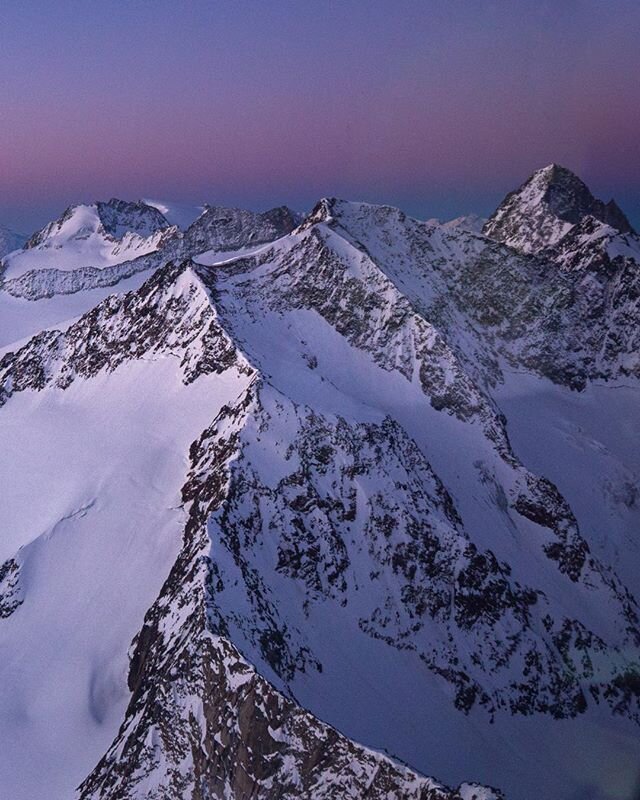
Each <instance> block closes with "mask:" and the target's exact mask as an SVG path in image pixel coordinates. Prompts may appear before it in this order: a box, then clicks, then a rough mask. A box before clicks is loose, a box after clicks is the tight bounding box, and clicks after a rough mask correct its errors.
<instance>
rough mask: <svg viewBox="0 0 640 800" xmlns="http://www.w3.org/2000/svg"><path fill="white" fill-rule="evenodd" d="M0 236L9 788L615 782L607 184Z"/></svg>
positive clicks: (623, 396) (621, 724) (571, 792)
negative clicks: (469, 199)
mask: <svg viewBox="0 0 640 800" xmlns="http://www.w3.org/2000/svg"><path fill="white" fill-rule="evenodd" d="M177 221H180V222H181V223H182V224H181V225H179V224H177ZM3 241H4V240H3ZM7 242H9V239H8V238H7ZM14 245H15V246H14ZM3 248H4V250H5V251H6V252H5V253H4V255H2V257H1V267H0V276H1V279H2V284H1V287H0V441H2V442H3V447H2V448H1V449H0V475H1V476H2V481H3V489H4V491H3V496H4V499H5V502H4V503H3V504H2V509H1V510H0V531H2V532H3V533H2V535H1V536H0V648H1V652H2V654H3V657H2V659H0V687H2V688H0V741H2V743H3V746H2V748H0V785H2V786H3V787H4V791H5V792H6V793H7V796H8V797H11V798H12V800H32V798H35V797H47V798H48V800H58V798H60V799H62V798H73V797H75V798H77V800H107V799H108V800H116V798H117V799H118V800H134V799H135V800H143V799H144V800H152V799H153V800H156V799H159V798H165V799H166V800H173V798H194V799H197V800H209V798H231V799H233V800H241V799H242V800H244V798H282V799H283V800H284V799H293V798H314V800H315V799H316V798H317V799H318V800H323V799H324V798H326V799H327V800H329V798H332V799H333V798H372V799H374V800H378V799H379V800H382V798H398V800H399V799H400V798H415V800H474V798H475V800H497V799H498V798H508V799H509V800H530V799H531V798H533V797H544V798H554V800H576V798H578V797H581V798H583V797H584V798H587V797H588V798H590V799H591V800H621V798H624V797H625V796H626V795H629V796H630V795H631V792H632V791H633V788H634V785H635V781H636V779H637V777H638V775H637V772H638V765H639V764H640V608H639V607H638V602H637V598H638V597H640V539H639V538H638V532H639V531H640V455H639V452H640V451H639V449H638V447H637V434H638V430H640V383H639V382H638V379H639V378H640V237H639V236H638V235H637V234H636V232H635V231H634V230H633V228H632V226H631V225H630V223H629V222H628V220H627V218H626V217H625V215H624V214H623V212H622V211H621V210H620V209H619V208H618V206H617V205H616V204H615V203H614V202H613V201H610V202H608V203H603V202H602V201H600V200H598V199H596V198H594V196H593V195H592V194H591V192H590V191H589V189H588V188H587V187H586V186H585V184H584V183H583V182H582V181H581V180H580V179H579V178H578V177H577V176H576V175H574V174H573V173H571V172H570V171H569V170H567V169H564V168H563V167H560V166H558V165H550V166H548V167H545V168H544V169H541V170H539V171H538V172H536V173H535V174H534V175H533V176H531V177H530V178H529V179H528V180H527V181H526V182H525V183H524V184H523V185H522V186H521V187H520V188H519V189H517V190H516V191H515V192H512V193H511V194H509V195H508V196H507V197H506V198H505V200H504V201H503V203H502V204H501V205H500V206H499V208H498V209H497V210H496V211H495V213H494V214H493V215H492V216H491V217H490V218H489V219H488V220H483V219H480V218H478V217H465V218H459V219H456V220H452V221H450V222H447V223H440V222H439V221H437V220H428V221H422V220H417V219H413V218H411V217H409V216H407V215H406V214H404V213H403V212H402V211H400V210H399V209H396V208H393V207H390V206H376V205H369V204H365V203H356V202H348V201H344V200H340V199H336V198H324V199H322V200H320V201H319V202H318V203H317V204H316V206H315V207H314V208H313V210H312V211H311V212H310V213H309V214H307V215H306V216H303V215H299V214H297V213H296V212H293V211H292V210H291V209H288V208H287V207H284V206H283V207H280V208H275V209H272V210H270V211H267V212H264V213H255V212H250V211H245V210H241V209H226V208H220V207H215V206H203V207H202V208H201V209H191V210H185V209H182V210H180V211H179V213H178V212H176V213H175V214H173V213H172V212H171V209H170V207H169V205H168V204H162V203H159V202H155V201H154V202H151V201H147V202H136V203H129V202H125V201H121V200H115V199H112V200H109V201H108V202H97V203H94V204H92V205H82V206H75V207H72V208H70V209H68V210H67V211H66V212H65V213H64V214H63V216H62V217H61V218H60V219H58V220H55V221H54V222H51V223H50V224H49V225H47V226H46V227H45V228H43V229H42V230H41V231H39V232H37V233H36V234H34V235H33V236H32V237H31V238H30V239H28V241H26V240H24V239H22V240H15V239H14V240H11V242H10V243H9V244H8V245H6V246H3ZM36 764H37V769H36V768H34V765H36ZM427 776H433V777H427ZM450 787H455V788H450Z"/></svg>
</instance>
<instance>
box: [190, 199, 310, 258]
mask: <svg viewBox="0 0 640 800" xmlns="http://www.w3.org/2000/svg"><path fill="white" fill-rule="evenodd" d="M299 221H300V219H299V217H298V216H297V215H296V214H295V213H294V212H293V211H291V209H289V208H287V207H286V206H280V207H279V208H272V209H271V210H270V211H265V212H264V213H262V214H258V213H256V212H254V211H245V210H243V209H239V208H222V207H220V206H206V207H205V210H204V212H203V213H202V214H201V215H200V216H199V217H198V219H197V220H196V221H195V222H194V223H193V224H192V225H191V226H190V227H189V228H187V230H186V231H185V234H184V247H185V254H188V255H195V254H197V253H203V252H205V251H206V250H216V251H219V252H224V251H228V250H240V249H241V248H243V247H248V246H251V245H258V244H264V243H266V242H272V241H273V240H274V239H278V238H279V237H280V236H284V235H285V234H287V233H290V232H291V231H292V230H293V229H294V228H295V227H296V225H297V224H298V222H299Z"/></svg>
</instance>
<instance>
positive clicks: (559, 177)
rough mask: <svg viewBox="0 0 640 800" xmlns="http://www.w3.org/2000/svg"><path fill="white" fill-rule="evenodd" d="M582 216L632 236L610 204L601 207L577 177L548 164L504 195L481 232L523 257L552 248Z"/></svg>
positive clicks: (617, 210) (626, 225) (628, 224)
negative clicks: (517, 251)
mask: <svg viewBox="0 0 640 800" xmlns="http://www.w3.org/2000/svg"><path fill="white" fill-rule="evenodd" d="M586 216H592V217H595V219H598V220H600V221H601V222H604V223H605V224H607V225H610V226H611V227H613V228H615V229H616V230H618V231H619V232H620V233H633V232H634V231H633V228H632V227H631V224H630V223H629V220H628V219H627V218H626V217H625V215H624V214H623V212H622V211H621V210H620V208H619V207H618V206H617V204H616V203H615V202H614V201H613V200H610V201H609V202H608V203H604V202H603V201H602V200H598V199H596V198H595V197H594V196H593V195H592V194H591V192H590V191H589V189H588V187H587V186H586V185H585V184H584V183H583V182H582V181H581V180H580V178H578V176H577V175H574V174H573V172H571V171H570V170H568V169H566V168H565V167H561V166H558V165H557V164H550V165H549V166H548V167H545V168H544V169H541V170H539V171H538V172H536V173H534V174H533V175H532V176H531V177H530V178H529V179H528V180H527V181H526V182H525V183H523V184H522V186H521V187H520V188H519V189H516V191H514V192H511V193H510V194H508V195H507V197H506V198H505V199H504V201H503V202H502V204H501V205H500V206H499V207H498V209H497V211H496V212H495V213H494V214H493V215H492V216H491V217H490V218H489V220H488V221H487V223H486V224H485V226H484V228H483V232H484V234H485V235H486V236H490V237H491V238H492V239H496V240H497V241H499V242H504V243H505V244H508V245H510V246H511V247H514V248H515V249H516V250H519V251H521V252H523V253H536V252H538V251H539V250H542V249H544V248H546V247H553V246H554V245H555V244H557V243H558V241H559V240H560V239H561V238H562V237H563V236H564V235H565V234H566V233H567V232H568V231H569V230H570V229H571V227H572V226H573V225H576V224H577V223H579V222H581V221H582V220H583V219H584V217H586Z"/></svg>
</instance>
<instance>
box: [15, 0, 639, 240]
mask: <svg viewBox="0 0 640 800" xmlns="http://www.w3.org/2000/svg"><path fill="white" fill-rule="evenodd" d="M551 161H556V162H559V163H561V164H564V165H565V166H568V167H570V168H571V169H573V170H575V171H576V172H578V174H580V175H581V176H582V177H583V178H584V179H585V180H586V181H587V182H588V183H589V185H590V186H591V188H592V189H593V191H594V192H595V193H596V194H598V195H600V196H603V197H604V199H608V198H609V197H611V196H614V197H616V198H617V199H618V200H619V202H620V204H621V205H622V206H623V208H624V209H625V210H626V211H627V213H628V215H629V216H630V217H631V218H632V220H633V221H634V222H635V223H636V224H638V225H640V3H639V2H638V0H633V1H631V0H597V1H596V0H553V1H551V0H550V1H549V2H547V1H546V0H493V2H492V1H491V0H384V1H382V0H362V1H360V0H335V1H333V2H332V1H331V0H310V1H308V0H297V1H295V2H294V0H260V1H259V0H253V1H252V0H228V1H227V0H168V1H167V2H165V0H122V1H121V2H113V0H95V1H94V0H56V2H53V0H40V1H39V2H36V0H2V2H1V3H0V222H3V223H5V224H9V225H12V226H13V227H14V228H17V229H19V230H23V231H25V232H27V233H28V232H30V231H31V230H33V229H34V228H36V227H39V226H40V225H41V224H43V223H44V222H46V221H47V220H48V219H50V218H51V217H53V216H57V215H58V214H59V213H60V212H61V211H62V210H63V209H64V208H65V207H66V206H67V205H69V204H71V203H75V202H80V201H91V200H94V199H98V198H100V199H102V198H108V197H111V196H113V195H116V196H120V197H124V198H127V199H135V198H138V197H152V198H158V199H172V200H175V201H180V202H202V201H206V202H210V203H219V204H237V205H244V206H246V207H250V208H255V209H262V208H266V207H268V206H270V205H275V204H280V203H283V202H285V203H288V204H289V205H292V206H294V207H296V208H300V209H304V208H307V207H309V206H310V205H311V204H312V203H313V202H314V201H315V200H316V199H318V198H319V197H321V196H323V195H338V196H341V197H348V198H352V199H364V200H370V201H374V202H388V203H392V204H394V205H399V206H401V207H402V208H404V209H405V210H407V211H409V212H410V213H413V214H416V215H418V216H421V217H430V216H441V217H451V216H455V215H457V214H461V213H466V212H469V211H477V212H479V213H488V212H490V211H491V210H492V208H493V207H494V206H495V205H496V204H497V202H499V200H500V199H501V198H502V196H503V195H504V194H505V192H506V191H508V190H510V189H512V188H514V187H515V186H517V185H518V184H519V183H521V182H522V180H524V179H525V178H526V177H527V176H528V174H529V173H531V172H532V171H533V170H535V169H536V168H538V167H540V166H543V165H545V164H547V163H549V162H551Z"/></svg>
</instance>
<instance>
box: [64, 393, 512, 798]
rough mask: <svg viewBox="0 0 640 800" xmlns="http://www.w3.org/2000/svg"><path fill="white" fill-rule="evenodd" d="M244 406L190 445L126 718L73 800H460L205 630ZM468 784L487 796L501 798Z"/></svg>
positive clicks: (137, 649)
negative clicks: (171, 542)
mask: <svg viewBox="0 0 640 800" xmlns="http://www.w3.org/2000/svg"><path fill="white" fill-rule="evenodd" d="M251 403H252V398H251V395H247V396H246V397H245V398H243V399H242V400H241V401H240V402H239V404H238V405H237V406H236V407H234V408H227V409H225V410H224V411H223V412H222V413H221V415H220V417H219V418H218V419H216V420H215V421H214V423H213V424H212V426H211V428H210V429H209V430H208V431H207V432H206V433H205V435H204V437H203V440H201V441H200V442H199V443H198V444H197V445H196V444H194V447H192V451H191V458H192V471H191V473H190V476H189V479H188V481H187V483H186V484H185V487H184V490H183V497H184V500H185V502H187V503H188V504H189V505H190V512H189V521H188V523H187V528H186V531H185V539H184V547H183V550H182V552H181V553H180V556H179V557H178V560H177V562H176V565H175V566H174V568H173V570H172V572H171V575H170V576H169V578H168V579H167V582H166V583H165V585H164V587H163V590H162V592H161V594H160V597H159V598H158V601H157V602H156V603H155V604H154V606H153V607H152V608H151V609H150V611H149V613H148V614H147V616H146V618H145V623H144V626H143V628H142V629H141V631H140V634H139V635H138V637H137V640H136V642H135V643H134V650H133V654H132V660H131V671H130V674H129V686H130V689H131V691H132V698H131V703H130V705H129V709H128V711H127V718H126V720H125V722H124V724H123V726H122V728H121V730H120V733H119V734H118V738H117V739H116V741H115V742H114V744H113V745H112V747H111V748H110V750H109V752H108V753H107V754H106V756H105V757H104V759H103V760H102V761H101V762H100V763H99V764H98V766H97V767H96V769H95V770H94V771H93V773H92V774H91V775H90V776H89V777H88V778H87V779H86V781H85V782H84V783H83V784H82V786H81V787H80V798H82V799H83V800H89V798H101V800H107V798H116V797H118V798H123V799H124V798H139V797H145V798H167V800H169V798H175V797H192V798H203V799H204V798H213V797H230V798H241V797H255V798H270V797H280V798H291V799H293V798H298V797H314V798H334V797H353V798H359V797H364V796H366V797H371V798H380V800H382V798H388V797H403V798H415V800H458V799H459V798H460V797H461V794H460V793H458V792H453V791H451V790H448V789H446V788H445V787H443V786H441V785H439V784H437V783H436V782H435V781H433V780H431V779H429V778H423V777H421V776H419V775H418V774H416V773H415V772H414V771H412V770H410V769H408V768H407V767H405V766H404V765H401V764H399V763H397V762H394V761H392V760H391V759H389V758H387V757H385V756H383V755H381V754H379V753H374V752H372V751H370V750H367V749H366V748H363V747H361V746H360V745H356V744H354V743H353V742H351V741H349V740H348V739H346V738H345V737H344V736H342V735H341V734H339V733H338V732H337V731H336V730H334V729H333V728H330V727H329V726H328V725H326V724H324V723H322V722H320V721H319V720H317V719H316V718H314V717H313V716H312V715H310V714H309V713H307V712H305V711H303V710H302V709H300V708H299V707H298V706H297V705H296V704H295V703H293V702H292V701H291V700H289V699H287V698H285V697H284V696H283V695H282V694H280V693H279V692H277V691H275V690H274V688H273V687H272V686H270V685H269V683H267V681H265V680H264V678H262V677H260V675H258V674H257V673H256V671H255V669H254V668H253V667H252V666H251V665H250V664H249V663H247V661H246V660H245V659H243V658H242V656H241V655H240V653H239V652H238V650H237V649H236V648H235V647H234V646H233V645H232V644H231V643H230V642H229V641H228V639H227V638H225V637H224V636H222V635H220V634H218V633H217V632H214V630H213V628H215V627H219V623H218V625H212V622H211V619H210V615H211V610H210V609H211V607H212V604H213V602H214V601H213V595H214V594H215V591H216V589H215V587H216V584H218V583H219V582H220V579H219V577H218V576H217V574H216V568H215V564H214V563H212V561H211V558H210V556H209V552H210V548H211V545H212V542H211V540H210V539H209V537H208V536H207V533H206V532H207V518H208V516H209V514H211V513H212V512H214V511H215V510H216V509H218V508H219V507H220V506H221V505H222V503H223V501H224V498H225V494H226V491H227V490H228V462H229V460H230V459H232V458H233V455H234V448H235V445H236V442H237V436H238V432H239V429H240V427H241V425H242V423H243V421H244V417H245V415H246V413H247V410H248V409H249V407H250V405H251ZM204 442H206V446H204ZM178 609H180V611H179V613H176V611H177V610H178ZM472 788H473V787H471V786H462V787H460V791H461V792H468V791H470V790H471V789H472ZM478 790H479V791H482V796H483V797H485V798H487V800H492V798H496V800H497V798H498V797H499V795H498V793H495V792H492V791H490V790H487V789H480V787H478Z"/></svg>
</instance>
